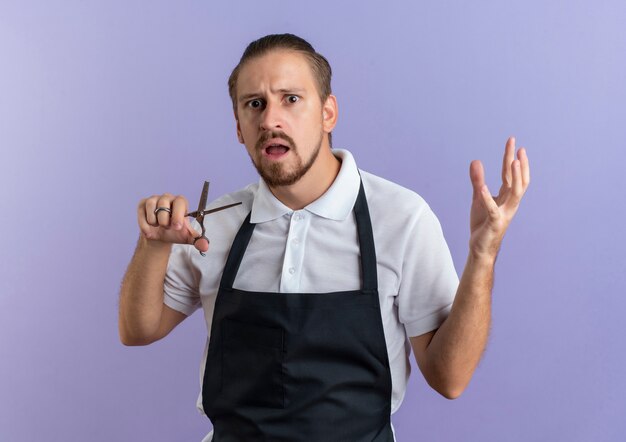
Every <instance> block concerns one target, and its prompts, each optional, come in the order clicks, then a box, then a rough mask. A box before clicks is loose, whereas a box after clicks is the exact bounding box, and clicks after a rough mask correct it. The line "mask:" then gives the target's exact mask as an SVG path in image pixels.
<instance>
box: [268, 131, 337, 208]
mask: <svg viewBox="0 0 626 442" xmlns="http://www.w3.org/2000/svg"><path fill="white" fill-rule="evenodd" d="M324 144H325V145H323V146H322V147H321V149H320V152H319V155H318V157H317V160H316V161H315V163H314V164H313V166H311V168H310V169H309V170H308V172H307V173H306V174H304V176H303V177H302V178H300V179H299V180H298V182H296V183H294V184H292V185H290V186H276V187H270V190H271V191H272V193H273V194H274V196H275V197H276V198H277V199H278V200H279V201H280V202H281V203H283V204H284V205H285V206H287V207H289V208H290V209H292V210H300V209H303V208H304V207H306V206H308V205H309V204H311V203H312V202H313V201H315V200H316V199H318V198H319V197H321V196H322V195H323V194H324V193H325V192H326V191H327V190H328V188H329V187H330V186H331V185H332V184H333V182H334V181H335V178H336V177H337V175H338V174H339V169H341V161H339V159H338V158H337V157H335V156H334V155H333V153H332V151H331V149H330V147H329V146H328V144H326V143H324Z"/></svg>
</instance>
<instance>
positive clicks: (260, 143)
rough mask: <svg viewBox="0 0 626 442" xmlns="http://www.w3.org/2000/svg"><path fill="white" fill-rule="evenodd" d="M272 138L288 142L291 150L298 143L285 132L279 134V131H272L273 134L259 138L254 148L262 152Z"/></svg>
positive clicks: (267, 133)
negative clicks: (264, 145)
mask: <svg viewBox="0 0 626 442" xmlns="http://www.w3.org/2000/svg"><path fill="white" fill-rule="evenodd" d="M272 138H279V139H281V140H283V141H286V142H287V146H288V147H289V148H294V147H295V145H296V143H295V141H294V140H293V138H291V137H290V136H289V135H287V134H286V133H284V132H279V131H271V132H265V133H264V134H263V135H261V136H260V137H259V140H258V141H257V142H256V145H255V146H254V147H255V148H256V149H257V150H260V149H261V148H262V147H263V144H265V143H266V142H267V141H268V140H271V139H272Z"/></svg>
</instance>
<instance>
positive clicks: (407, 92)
mask: <svg viewBox="0 0 626 442" xmlns="http://www.w3.org/2000/svg"><path fill="white" fill-rule="evenodd" d="M226 3H228V4H226ZM246 3H247V4H245V5H244V4H243V3H242V2H220V3H217V2H208V1H205V2H200V1H193V2H192V1H180V2H166V1H150V2H148V1H145V2H138V1H107V2H104V1H101V2H90V1H63V2H47V1H38V2H35V1H32V2H31V1H24V2H21V1H13V2H11V1H2V2H0V148H1V152H2V156H1V162H0V185H1V189H2V199H3V200H4V201H3V203H2V207H3V208H4V209H5V210H4V211H3V213H2V221H1V226H2V232H3V233H2V241H1V245H0V250H1V252H0V253H1V255H0V256H1V267H0V272H1V274H0V440H2V441H35V440H49V441H69V440H71V441H73V440H89V441H147V440H152V441H199V440H200V439H201V438H202V436H203V435H204V434H205V433H206V432H207V431H208V429H209V422H208V420H206V419H205V418H204V417H202V416H200V415H199V414H197V413H196V410H195V399H196V395H197V392H198V388H199V385H198V383H199V380H198V368H199V362H200V357H201V352H202V349H203V345H204V341H205V337H206V334H205V330H204V325H203V323H202V317H201V315H199V314H196V315H194V316H192V317H191V318H190V319H188V320H187V321H185V322H184V323H183V324H181V326H180V327H179V328H178V329H176V330H175V331H174V332H173V334H172V335H170V336H169V337H168V338H167V339H165V340H164V341H161V342H159V343H157V344H154V345H152V346H149V347H143V348H126V347H123V346H122V345H121V344H120V343H119V340H118V335H117V296H118V290H119V285H120V280H121V278H122V275H123V273H124V270H125V268H126V265H127V263H128V261H129V259H130V257H131V255H132V251H133V249H134V246H135V242H136V239H137V236H138V232H137V227H136V221H135V207H136V204H137V202H138V200H139V199H140V198H142V197H144V196H148V195H150V194H153V193H162V192H165V191H169V192H172V193H181V194H184V195H187V196H188V197H189V198H190V199H192V200H195V199H196V198H197V197H198V193H199V190H200V186H201V183H202V181H203V180H204V179H205V178H208V179H210V180H211V181H212V189H211V192H212V196H213V197H217V196H218V195H220V194H222V193H224V192H227V191H232V190H235V189H238V188H240V187H242V186H243V185H245V184H247V183H248V182H250V181H253V180H256V173H255V171H254V169H253V168H252V166H251V165H250V162H249V159H248V157H247V155H246V153H245V150H244V148H243V146H241V145H239V144H238V143H237V141H236V137H235V126H234V122H233V118H232V114H231V111H230V102H229V98H228V94H227V90H226V79H227V77H228V75H229V73H230V70H231V69H232V68H233V67H234V65H235V64H236V62H237V60H238V58H239V57H240V55H241V53H242V51H243V49H244V47H245V45H246V44H247V43H248V42H250V41H251V40H253V39H255V38H257V37H259V36H261V35H264V34H266V33H274V32H294V33H297V34H299V35H301V36H303V37H305V38H307V39H309V40H310V41H311V43H312V44H313V45H314V46H315V47H316V48H317V49H318V50H319V51H320V52H321V53H323V54H325V55H326V56H327V57H328V59H329V60H330V62H331V64H332V66H333V70H334V73H335V75H334V80H333V90H334V93H335V94H336V95H337V97H338V100H339V107H340V122H339V125H338V127H337V129H336V130H335V133H334V141H335V143H334V144H335V146H336V147H345V148H349V149H351V150H352V151H353V153H354V154H355V157H356V159H357V162H358V164H359V166H360V167H361V168H362V169H365V170H368V171H371V172H373V173H376V174H378V175H381V176H383V177H386V178H388V179H391V180H393V181H396V182H398V183H400V184H402V185H404V186H406V187H409V188H411V189H414V190H416V191H417V192H418V193H420V194H421V195H422V196H423V197H424V198H425V199H426V200H427V201H428V202H429V203H430V204H431V206H432V207H433V209H434V210H435V213H436V214H437V215H438V216H439V219H440V221H441V223H442V225H443V228H444V232H445V234H446V238H447V240H448V243H449V246H450V249H451V251H452V254H453V257H454V261H455V264H456V267H457V271H458V272H459V273H460V272H461V271H462V270H463V267H464V262H465V257H466V253H467V241H468V238H469V236H468V214H469V205H470V198H471V187H470V182H469V178H468V167H469V163H470V161H471V160H472V159H482V160H483V162H484V164H485V167H486V172H487V179H488V184H489V186H490V188H491V189H492V191H496V190H497V188H498V187H499V175H500V165H501V155H502V152H503V148H504V142H505V140H506V138H507V136H509V135H511V134H514V135H516V136H517V139H518V146H525V147H527V149H528V152H529V156H530V159H531V165H532V180H533V181H532V184H531V187H530V189H529V191H528V193H527V195H526V197H525V199H524V201H523V205H522V207H521V209H520V212H519V213H518V216H517V217H516V219H515V221H514V222H513V224H512V226H511V228H510V230H509V232H508V233H507V236H506V238H505V242H504V246H503V249H502V251H501V253H500V256H499V259H498V263H497V269H496V284H495V289H494V301H493V309H494V313H493V316H494V321H493V328H492V333H491V339H490V343H489V347H488V349H487V352H486V354H485V357H484V359H483V361H482V362H481V364H480V366H479V368H478V370H477V372H476V374H475V376H474V378H473V380H472V383H471V384H470V386H469V388H468V389H467V390H466V391H465V393H464V395H463V396H462V397H461V398H459V399H458V400H456V401H447V400H445V399H443V398H442V397H440V396H438V395H437V394H436V393H435V392H433V391H432V390H430V389H429V387H428V386H427V385H426V384H425V382H424V381H423V379H422V377H421V375H420V374H419V372H417V371H416V372H414V376H413V377H412V380H411V383H410V385H409V389H408V392H407V397H406V400H405V403H404V405H403V407H402V408H401V409H400V411H399V412H398V413H397V414H396V415H395V417H394V422H395V425H396V429H397V433H398V435H399V438H398V439H399V440H400V441H413V440H424V441H524V442H527V441H545V440H559V441H568V442H570V441H591V440H593V441H617V440H624V439H623V437H624V434H626V420H624V411H626V399H625V394H624V393H625V392H626V380H625V377H624V365H625V362H626V357H625V356H624V350H625V349H626V346H625V344H626V342H625V341H626V338H625V333H624V327H623V318H624V311H625V309H626V301H624V295H625V294H626V290H625V289H626V284H625V280H624V279H625V278H624V269H625V267H626V266H625V265H624V262H625V259H624V246H625V245H626V241H625V239H626V238H625V234H624V228H623V218H624V216H625V215H626V213H625V212H626V211H625V208H624V207H625V204H624V196H623V194H624V190H625V186H624V173H623V170H624V167H625V165H626V155H625V153H624V148H625V147H626V146H625V143H624V140H625V139H626V112H625V109H624V106H625V103H626V86H625V84H626V82H625V80H626V31H624V23H626V3H625V2H623V1H621V0H613V1H597V2H591V1H587V2H584V1H551V2H544V1H537V0H534V1H526V2H515V3H513V2H500V1H484V2H472V3H471V4H470V2H422V1H420V2H408V1H405V2H395V1H386V2H384V3H382V4H380V5H376V6H375V7H364V6H363V3H362V2H354V3H353V4H348V3H347V2H338V1H332V2H331V1H326V0H322V1H316V2H306V3H305V2H287V1H285V2H280V1H265V2H246ZM505 3H507V4H505ZM7 200H8V202H7Z"/></svg>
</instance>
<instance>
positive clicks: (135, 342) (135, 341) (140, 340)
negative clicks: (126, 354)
mask: <svg viewBox="0 0 626 442" xmlns="http://www.w3.org/2000/svg"><path fill="white" fill-rule="evenodd" d="M119 337H120V342H121V343H122V345H124V346H126V347H140V346H144V345H149V344H152V343H153V342H154V341H156V339H152V338H151V337H149V336H137V335H134V334H132V333H130V332H129V331H128V330H125V329H124V328H122V327H120V328H119Z"/></svg>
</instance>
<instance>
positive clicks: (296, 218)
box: [294, 213, 304, 221]
mask: <svg viewBox="0 0 626 442" xmlns="http://www.w3.org/2000/svg"><path fill="white" fill-rule="evenodd" d="M294 218H295V220H296V221H300V220H301V219H302V218H304V217H303V216H302V215H300V214H299V213H296V216H295V217H294Z"/></svg>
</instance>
